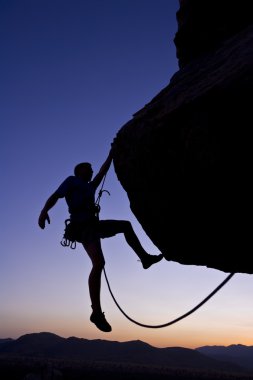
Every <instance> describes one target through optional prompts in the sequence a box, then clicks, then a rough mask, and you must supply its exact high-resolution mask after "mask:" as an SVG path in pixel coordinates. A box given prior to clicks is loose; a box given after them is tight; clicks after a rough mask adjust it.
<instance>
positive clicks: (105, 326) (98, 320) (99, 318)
mask: <svg viewBox="0 0 253 380" xmlns="http://www.w3.org/2000/svg"><path fill="white" fill-rule="evenodd" d="M90 321H91V322H92V323H94V324H95V325H96V326H97V328H98V329H99V330H101V331H104V332H110V331H112V328H111V326H110V325H109V323H108V322H107V320H106V319H105V313H102V312H94V311H93V312H92V313H91V316H90Z"/></svg>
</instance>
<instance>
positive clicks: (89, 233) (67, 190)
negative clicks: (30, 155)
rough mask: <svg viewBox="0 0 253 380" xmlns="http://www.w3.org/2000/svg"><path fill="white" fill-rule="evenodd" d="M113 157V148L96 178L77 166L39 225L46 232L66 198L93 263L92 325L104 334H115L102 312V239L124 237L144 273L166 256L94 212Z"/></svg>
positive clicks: (125, 225) (123, 224)
mask: <svg viewBox="0 0 253 380" xmlns="http://www.w3.org/2000/svg"><path fill="white" fill-rule="evenodd" d="M112 156H113V145H112V148H111V150H110V153H109V155H108V157H107V159H106V160H105V162H104V163H103V165H102V166H101V168H100V170H99V172H98V173H97V175H95V176H94V178H93V179H92V175H93V170H92V166H91V164H90V163H88V162H82V163H79V164H78V165H76V166H75V168H74V175H71V176H69V177H67V178H66V179H65V180H64V181H63V182H62V184H61V185H60V186H59V187H58V189H57V190H56V191H55V192H54V193H53V194H52V195H51V196H50V197H49V198H48V199H47V201H46V203H45V206H44V207H43V209H42V211H41V213H40V216H39V220H38V224H39V226H40V227H41V228H42V229H44V228H45V224H46V221H47V222H48V223H50V218H49V215H48V211H49V210H50V209H51V208H52V207H54V206H55V204H56V202H57V201H58V199H60V198H65V200H66V203H67V205H68V209H69V214H70V223H71V224H72V226H74V231H75V234H76V237H75V240H76V241H78V242H79V243H81V244H82V245H83V247H84V249H85V251H86V252H87V254H88V256H89V257H90V259H91V262H92V269H91V272H90V275H89V281H88V285H89V293H90V299H91V307H92V313H91V316H90V321H91V322H93V323H94V324H95V325H96V326H97V328H98V329H100V330H101V331H104V332H110V331H111V330H112V328H111V326H110V324H109V323H108V322H107V320H106V319H105V316H104V313H103V312H102V309H101V303H100V290H101V274H102V270H103V267H104V265H105V259H104V255H103V252H102V248H101V239H103V238H109V237H112V236H114V235H116V234H119V233H123V234H124V236H125V239H126V242H127V243H128V244H129V246H130V247H131V248H132V249H133V250H134V252H135V253H136V255H137V256H138V257H139V259H140V261H141V263H142V266H143V268H144V269H148V268H149V267H150V266H151V265H152V264H155V263H157V262H159V261H160V260H161V259H162V258H163V255H162V254H159V255H150V254H148V253H147V252H146V251H145V249H144V248H143V247H142V245H141V243H140V241H139V239H138V237H137V236H136V234H135V232H134V230H133V227H132V225H131V223H130V222H129V221H127V220H111V219H110V220H99V218H98V215H97V213H96V209H95V193H96V190H97V188H98V186H99V185H100V183H101V182H102V180H103V178H104V176H105V175H106V173H107V171H108V170H109V168H110V165H111V162H112Z"/></svg>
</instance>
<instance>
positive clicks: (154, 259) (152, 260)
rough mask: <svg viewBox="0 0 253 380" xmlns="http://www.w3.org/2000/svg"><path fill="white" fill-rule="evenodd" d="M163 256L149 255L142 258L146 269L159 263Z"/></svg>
mask: <svg viewBox="0 0 253 380" xmlns="http://www.w3.org/2000/svg"><path fill="white" fill-rule="evenodd" d="M162 258H163V255H162V254H160V255H148V254H147V256H145V257H144V258H142V259H141V262H142V266H143V268H144V269H148V268H149V267H151V265H153V264H156V263H158V262H159V261H161V260H162Z"/></svg>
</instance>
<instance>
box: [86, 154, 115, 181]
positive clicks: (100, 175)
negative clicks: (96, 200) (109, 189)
mask: <svg viewBox="0 0 253 380" xmlns="http://www.w3.org/2000/svg"><path fill="white" fill-rule="evenodd" d="M111 163H112V148H111V150H110V152H109V155H108V157H107V159H106V160H105V162H104V163H103V165H102V166H101V168H100V170H99V172H98V173H97V174H96V175H95V177H94V179H93V180H92V181H91V182H92V184H93V186H94V187H95V188H97V187H98V186H99V185H100V183H101V182H102V179H103V178H104V176H105V175H106V173H107V172H108V170H109V168H110V165H111Z"/></svg>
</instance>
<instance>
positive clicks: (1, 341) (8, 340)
mask: <svg viewBox="0 0 253 380" xmlns="http://www.w3.org/2000/svg"><path fill="white" fill-rule="evenodd" d="M12 340H13V339H11V338H6V339H0V344H2V343H7V342H11V341H12Z"/></svg>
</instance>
